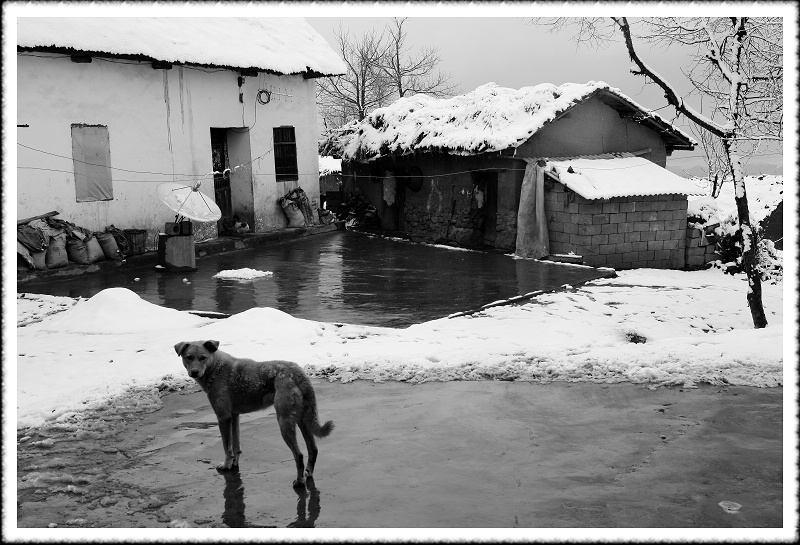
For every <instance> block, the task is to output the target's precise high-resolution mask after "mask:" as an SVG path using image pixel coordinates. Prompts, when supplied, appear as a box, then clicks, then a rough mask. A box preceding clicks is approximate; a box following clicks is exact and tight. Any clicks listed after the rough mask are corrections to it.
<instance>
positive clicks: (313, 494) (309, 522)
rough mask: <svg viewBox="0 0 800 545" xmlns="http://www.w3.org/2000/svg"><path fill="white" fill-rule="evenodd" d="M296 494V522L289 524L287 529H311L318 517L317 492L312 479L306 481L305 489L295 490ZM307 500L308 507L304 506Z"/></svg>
mask: <svg viewBox="0 0 800 545" xmlns="http://www.w3.org/2000/svg"><path fill="white" fill-rule="evenodd" d="M294 491H295V492H296V493H297V520H295V521H294V522H292V523H291V524H289V526H288V527H289V528H313V527H314V523H315V522H316V521H317V518H318V517H319V511H320V505H319V490H317V487H316V486H314V479H312V478H309V479H307V480H306V488H295V489H294ZM306 499H308V505H306Z"/></svg>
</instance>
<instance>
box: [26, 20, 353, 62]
mask: <svg viewBox="0 0 800 545" xmlns="http://www.w3.org/2000/svg"><path fill="white" fill-rule="evenodd" d="M17 46H18V49H19V48H23V49H34V50H40V49H51V50H58V49H62V50H65V51H68V50H70V49H71V50H74V51H78V52H93V53H96V54H108V55H120V56H126V55H127V56H134V57H136V56H141V57H145V58H150V59H154V60H158V61H163V62H169V63H176V64H189V65H200V66H214V67H223V68H232V69H256V70H263V71H268V72H273V73H277V74H284V75H295V74H310V75H311V76H312V77H315V76H332V75H338V74H343V73H345V72H346V66H345V64H344V62H343V61H342V60H341V59H340V58H339V56H338V55H337V54H336V53H335V52H334V50H333V49H331V47H330V46H329V45H328V43H327V42H326V41H325V39H324V38H323V37H322V36H321V35H320V34H319V33H318V32H317V31H316V30H315V29H314V28H313V27H311V25H309V24H308V22H306V21H305V19H303V18H297V17H295V18H287V17H281V18H258V17H250V18H232V17H229V18H224V17H223V18H203V17H20V18H18V19H17Z"/></svg>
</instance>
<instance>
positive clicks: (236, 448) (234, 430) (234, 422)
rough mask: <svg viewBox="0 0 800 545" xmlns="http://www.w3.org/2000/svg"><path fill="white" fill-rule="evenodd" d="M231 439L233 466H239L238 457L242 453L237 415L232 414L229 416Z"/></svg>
mask: <svg viewBox="0 0 800 545" xmlns="http://www.w3.org/2000/svg"><path fill="white" fill-rule="evenodd" d="M231 439H232V443H233V444H232V445H231V449H232V452H233V454H232V455H233V466H234V467H238V466H239V455H240V454H241V453H242V449H241V447H240V445H239V415H238V414H237V413H234V414H232V415H231Z"/></svg>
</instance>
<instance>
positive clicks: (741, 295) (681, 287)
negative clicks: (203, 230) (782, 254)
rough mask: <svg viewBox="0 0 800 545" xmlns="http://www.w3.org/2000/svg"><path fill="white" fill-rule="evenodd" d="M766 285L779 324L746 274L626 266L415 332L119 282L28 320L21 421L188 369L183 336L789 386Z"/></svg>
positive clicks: (580, 376)
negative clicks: (208, 307) (762, 322)
mask: <svg viewBox="0 0 800 545" xmlns="http://www.w3.org/2000/svg"><path fill="white" fill-rule="evenodd" d="M763 289H764V295H763V297H764V306H765V308H766V310H767V317H768V319H769V322H770V325H769V327H767V328H765V329H761V330H754V329H753V328H752V323H751V321H750V314H749V310H748V308H747V305H746V301H745V293H746V290H747V283H746V281H745V280H744V279H743V277H742V276H741V275H739V276H731V275H725V274H723V273H722V272H720V271H716V270H707V271H695V272H681V271H662V270H651V269H639V270H636V271H624V272H621V273H620V275H619V277H618V278H615V279H602V280H596V281H594V282H591V283H589V284H587V285H585V286H584V287H582V288H580V289H568V290H566V291H562V292H557V293H549V294H544V295H541V296H539V297H537V298H536V299H535V300H533V301H531V302H528V303H526V304H521V305H513V306H499V307H493V308H490V309H487V310H484V311H482V312H480V313H477V314H472V315H467V316H460V317H454V318H443V319H439V320H433V321H430V322H425V323H421V324H416V325H413V326H411V327H408V328H406V329H393V328H380V327H367V326H357V325H350V324H331V323H323V322H315V321H312V320H302V319H298V318H294V317H293V316H291V315H289V314H286V313H284V312H281V311H279V310H276V309H273V308H254V309H251V310H248V311H246V312H242V313H239V314H236V315H234V316H231V317H230V318H227V319H224V320H211V319H205V318H199V317H197V316H192V315H189V314H187V313H182V312H178V311H173V310H170V309H165V308H162V307H158V306H156V305H152V304H150V303H147V302H145V301H143V300H141V299H140V298H139V297H138V296H137V295H135V294H134V293H133V292H130V291H129V290H125V289H123V288H114V289H111V290H105V291H103V292H100V293H98V294H97V295H96V296H94V297H92V298H91V299H89V300H85V301H81V302H79V303H77V304H75V305H74V306H73V307H72V308H70V309H69V310H65V311H62V312H59V313H58V314H57V315H50V314H52V312H53V311H54V309H56V308H57V307H56V305H59V304H60V302H59V301H54V302H53V303H52V305H50V306H49V307H48V305H47V303H46V302H43V307H42V308H41V309H40V311H41V318H42V320H41V321H40V322H37V323H32V324H31V325H27V326H25V327H18V329H17V346H18V352H19V354H18V358H17V367H18V371H17V373H18V380H17V425H18V426H20V427H24V426H35V425H39V424H41V423H43V422H45V421H46V420H54V419H58V418H68V417H69V415H71V414H73V413H74V412H75V411H78V410H81V409H82V408H87V407H91V406H92V405H93V404H97V403H103V402H105V401H104V400H107V399H108V398H109V396H114V395H118V394H120V393H122V392H124V391H126V390H127V389H129V388H131V387H140V388H141V387H143V386H147V385H148V384H155V383H159V382H161V381H162V380H163V377H165V376H168V377H169V376H173V377H183V376H184V370H183V367H182V365H181V361H180V358H178V356H177V355H176V354H175V352H174V350H173V346H174V345H175V344H176V343H177V342H179V341H187V340H188V341H191V340H201V339H216V340H219V341H220V342H221V345H220V349H221V350H224V351H226V352H229V353H232V354H235V355H237V356H241V357H250V358H254V359H257V360H265V359H290V360H294V361H297V362H298V363H300V364H301V365H304V366H305V368H306V370H307V371H308V373H309V374H310V375H312V376H314V377H319V378H327V379H329V380H340V381H342V382H348V381H352V380H356V379H364V380H373V381H378V382H380V381H387V380H398V381H407V382H412V383H419V382H425V381H449V380H527V381H538V382H551V381H591V382H621V381H630V382H635V383H646V384H652V385H673V384H676V385H684V386H686V387H691V386H692V385H693V384H695V383H699V382H706V383H712V384H733V385H751V386H761V387H766V386H779V385H781V384H783V309H782V306H783V305H782V295H783V294H782V284H776V285H771V284H770V285H764V286H763ZM18 301H19V297H18ZM19 316H20V319H23V318H25V319H30V318H31V314H30V312H28V313H27V314H26V315H25V317H23V316H22V315H19ZM95 316H96V317H95ZM76 324H81V325H79V326H78V325H76ZM19 325H23V324H22V323H21V322H19ZM121 332H124V333H126V334H125V335H120V334H119V333H121ZM87 333H93V334H92V335H87Z"/></svg>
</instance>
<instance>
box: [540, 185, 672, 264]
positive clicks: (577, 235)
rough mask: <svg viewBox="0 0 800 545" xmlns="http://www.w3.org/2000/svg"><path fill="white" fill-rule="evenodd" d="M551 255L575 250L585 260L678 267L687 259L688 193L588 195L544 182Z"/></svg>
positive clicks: (590, 261)
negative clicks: (611, 196) (591, 196)
mask: <svg viewBox="0 0 800 545" xmlns="http://www.w3.org/2000/svg"><path fill="white" fill-rule="evenodd" d="M545 185H546V187H545V193H544V209H545V216H546V218H547V227H548V230H549V237H550V253H551V254H569V253H570V252H573V253H575V254H577V255H581V256H583V261H584V263H586V264H587V265H592V266H595V267H598V266H608V267H613V268H615V269H632V268H639V267H650V268H657V269H680V268H683V266H684V264H685V249H686V238H685V237H686V208H687V199H686V196H685V195H653V196H633V197H614V198H612V199H598V200H587V199H584V198H583V197H581V196H580V195H578V194H576V193H574V192H572V191H569V190H568V189H566V188H565V187H564V186H563V185H562V184H560V183H557V182H553V181H548V182H546V184H545Z"/></svg>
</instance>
